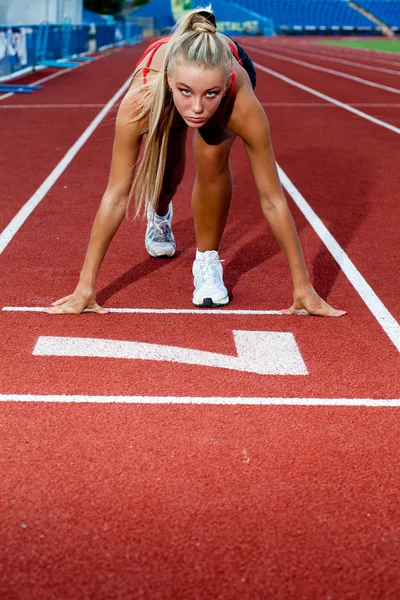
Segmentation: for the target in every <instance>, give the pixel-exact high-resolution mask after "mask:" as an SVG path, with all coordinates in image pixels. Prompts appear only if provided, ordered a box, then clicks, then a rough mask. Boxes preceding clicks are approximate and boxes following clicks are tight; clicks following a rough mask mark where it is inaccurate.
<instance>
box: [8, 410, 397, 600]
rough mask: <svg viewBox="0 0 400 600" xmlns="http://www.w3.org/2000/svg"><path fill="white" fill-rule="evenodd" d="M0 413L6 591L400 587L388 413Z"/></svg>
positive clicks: (174, 593)
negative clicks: (5, 466)
mask: <svg viewBox="0 0 400 600" xmlns="http://www.w3.org/2000/svg"><path fill="white" fill-rule="evenodd" d="M1 408H2V439H1V442H0V444H1V446H2V448H1V455H2V457H3V460H7V476H6V478H5V479H4V480H3V484H2V489H3V494H4V497H5V498H6V501H5V504H4V506H3V535H2V542H3V543H2V547H1V549H0V557H1V561H2V564H3V577H2V580H1V584H0V586H1V587H0V590H1V592H2V594H3V595H4V597H7V598H14V597H15V598H19V600H28V599H29V600H30V599H31V598H32V597H37V598H39V597H40V598H41V599H43V600H45V599H46V600H47V599H50V598H52V597H62V598H63V599H64V600H75V599H76V597H77V596H80V597H93V598H94V597H95V598H96V599H97V600H103V599H104V600H107V599H109V598H111V597H112V598H113V599H115V600H126V598H131V597H135V598H143V599H145V600H150V599H151V600H153V599H156V598H157V599H160V600H162V599H165V598H176V599H178V600H180V599H182V600H183V599H187V598H188V596H189V597H190V598H193V599H196V600H214V599H215V598H243V599H245V600H254V599H255V598H260V599H261V598H265V597H266V596H268V597H272V598H276V599H277V600H295V599H296V600H299V599H300V600H310V599H313V600H314V599H315V600H317V599H320V598H321V597H324V598H327V597H329V596H330V597H332V598H335V597H339V598H344V597H348V598H360V597H362V598H363V599H365V600H376V598H381V599H382V600H391V599H392V598H393V591H394V590H397V589H398V587H399V585H400V581H399V570H398V560H397V552H396V550H397V545H398V513H399V509H398V502H397V497H398V481H399V476H400V464H399V457H398V428H397V418H398V416H399V410H398V409H383V410H381V409H367V410H366V409H347V408H346V409H343V408H342V409H340V408H339V409H337V408H335V409H332V408H327V409H323V408H321V407H318V409H315V408H304V407H302V408H295V409H293V408H288V407H267V408H259V407H258V408H257V407H240V408H235V407H216V406H212V407H198V406H196V407H193V406H186V407H181V406H180V407H172V406H171V407H165V406H163V407H153V406H135V407H132V406H123V405H114V406H93V405H79V406H76V405H63V406H60V405H46V406H42V405H36V406H35V405H30V406H27V405H18V404H14V405H12V406H11V405H8V406H7V405H5V406H4V405H3V406H2V407H1ZM387 410H388V412H387Z"/></svg>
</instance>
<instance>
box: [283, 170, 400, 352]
mask: <svg viewBox="0 0 400 600" xmlns="http://www.w3.org/2000/svg"><path fill="white" fill-rule="evenodd" d="M277 167H278V172H279V178H280V180H281V182H282V185H283V187H284V188H285V189H286V191H287V192H288V193H289V194H290V196H291V197H292V198H293V201H294V202H295V203H296V204H297V206H298V208H299V209H300V210H301V212H302V213H303V215H304V216H305V217H306V219H307V221H308V222H309V223H310V225H311V227H312V228H313V229H314V231H315V233H316V234H317V235H318V237H319V238H320V240H321V241H322V243H323V244H324V245H325V246H326V247H327V249H328V250H329V252H330V253H331V254H332V256H333V258H334V259H335V260H336V262H337V263H338V265H339V266H340V268H341V269H342V271H343V273H344V274H345V275H346V277H347V279H348V280H349V281H350V283H351V284H352V286H353V287H354V289H355V290H356V291H357V293H358V294H359V295H360V296H361V298H362V300H363V301H364V302H365V304H366V305H367V307H368V308H369V310H370V311H371V313H372V314H373V315H374V317H375V319H376V320H377V321H378V323H379V325H380V326H381V327H382V329H383V330H384V332H385V333H386V335H387V336H388V337H389V339H390V340H391V341H392V342H393V344H394V345H395V346H396V348H397V350H399V352H400V325H399V323H398V322H397V321H396V319H395V318H394V317H393V315H392V314H391V313H390V312H389V311H388V309H387V308H386V306H385V305H384V304H383V302H382V301H381V300H380V299H379V298H378V296H377V295H376V293H375V292H374V290H373V289H372V287H371V286H370V285H369V283H367V281H366V280H365V279H364V277H363V276H362V275H361V273H360V271H359V270H358V269H357V267H356V266H355V265H354V263H353V262H352V261H351V260H350V258H349V257H348V256H347V254H346V252H345V251H344V250H343V248H342V247H341V246H340V245H339V244H338V243H337V241H336V240H335V238H334V237H333V235H332V234H331V233H330V232H329V231H328V229H327V228H326V226H325V225H324V224H323V222H322V221H321V219H320V218H319V217H318V215H317V214H316V213H315V212H314V210H313V209H312V208H311V206H310V205H309V204H308V202H307V201H306V199H305V198H304V196H302V194H301V193H300V192H299V190H298V189H297V188H296V186H295V185H294V184H293V183H292V181H291V180H290V179H289V177H288V176H287V175H286V173H285V172H284V171H283V170H282V169H281V168H280V166H279V165H277Z"/></svg>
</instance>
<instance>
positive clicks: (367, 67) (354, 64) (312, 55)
mask: <svg viewBox="0 0 400 600" xmlns="http://www.w3.org/2000/svg"><path fill="white" fill-rule="evenodd" d="M263 49H266V50H273V49H275V50H276V47H275V48H273V47H271V46H265V45H264V46H263ZM279 51H280V52H282V51H283V52H291V53H292V54H296V55H299V54H301V55H302V56H304V57H305V58H307V57H310V58H317V59H318V60H322V61H324V60H326V61H327V62H335V63H340V64H343V65H348V66H350V67H356V68H357V69H365V70H367V71H375V72H377V73H388V74H389V75H397V76H400V63H399V65H398V66H399V70H398V71H395V70H394V69H385V68H383V67H373V66H371V65H364V64H362V63H357V62H353V61H351V60H345V59H343V58H332V57H329V56H327V55H326V54H322V55H321V54H316V53H314V52H308V51H305V50H298V49H296V50H294V49H291V48H287V47H285V48H279Z"/></svg>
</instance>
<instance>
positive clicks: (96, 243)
mask: <svg viewBox="0 0 400 600" xmlns="http://www.w3.org/2000/svg"><path fill="white" fill-rule="evenodd" d="M137 111H138V105H137V102H136V92H135V90H134V89H131V90H130V91H129V92H128V93H127V94H126V96H125V97H124V99H123V101H122V102H121V105H120V107H119V110H118V115H117V120H116V126H115V139H114V146H113V153H112V160H111V168H110V175H109V180H108V185H107V188H106V191H105V193H104V195H103V198H102V200H101V203H100V207H99V209H98V211H97V214H96V217H95V219H94V222H93V226H92V231H91V234H90V239H89V244H88V248H87V252H86V256H85V260H84V263H83V267H82V270H81V274H80V278H79V283H78V286H77V288H76V290H75V292H74V293H73V294H70V295H69V296H65V297H64V298H61V299H60V300H58V301H57V302H55V303H53V306H54V308H51V309H48V310H47V312H51V313H71V314H76V313H80V312H83V310H84V309H85V308H90V309H92V310H95V311H96V312H105V311H104V309H101V307H99V306H98V304H97V302H96V298H95V293H94V287H95V283H96V279H97V275H98V272H99V269H100V265H101V263H102V261H103V259H104V256H105V254H106V252H107V250H108V247H109V245H110V243H111V240H112V239H113V237H114V235H115V233H116V232H117V230H118V228H119V226H120V224H121V222H122V219H123V218H124V215H125V213H126V208H127V203H128V199H129V193H130V189H131V186H132V181H133V176H134V170H135V165H136V161H137V158H138V154H139V149H140V144H141V141H142V133H141V132H142V130H143V123H141V122H132V120H133V118H134V116H135V113H136V114H137Z"/></svg>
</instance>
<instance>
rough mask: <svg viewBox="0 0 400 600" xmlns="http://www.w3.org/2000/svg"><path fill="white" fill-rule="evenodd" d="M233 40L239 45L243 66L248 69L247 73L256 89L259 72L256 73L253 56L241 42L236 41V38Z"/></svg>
mask: <svg viewBox="0 0 400 600" xmlns="http://www.w3.org/2000/svg"><path fill="white" fill-rule="evenodd" d="M232 41H233V42H234V44H235V45H236V46H237V49H238V54H239V58H240V60H241V63H242V67H243V69H245V71H247V74H248V76H249V77H250V81H251V85H252V86H253V90H254V88H255V87H256V83H257V73H256V69H255V66H254V64H253V61H252V60H251V58H250V56H249V55H248V54H247V52H246V51H245V50H243V48H242V46H239V44H238V43H237V42H235V40H232Z"/></svg>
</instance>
